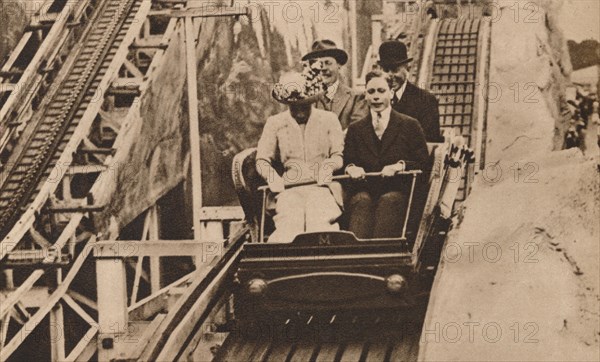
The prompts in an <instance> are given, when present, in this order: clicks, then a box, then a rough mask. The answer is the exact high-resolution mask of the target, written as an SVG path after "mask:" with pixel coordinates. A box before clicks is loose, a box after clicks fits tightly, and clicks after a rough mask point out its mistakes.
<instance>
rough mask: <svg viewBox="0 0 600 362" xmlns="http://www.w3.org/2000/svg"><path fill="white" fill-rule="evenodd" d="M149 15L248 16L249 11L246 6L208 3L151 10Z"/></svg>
mask: <svg viewBox="0 0 600 362" xmlns="http://www.w3.org/2000/svg"><path fill="white" fill-rule="evenodd" d="M148 15H149V16H168V17H172V18H187V17H191V18H212V17H222V16H248V17H250V15H251V12H250V9H249V8H246V7H225V6H215V5H212V4H208V5H206V6H202V7H197V8H188V9H176V10H152V11H150V13H149V14H148Z"/></svg>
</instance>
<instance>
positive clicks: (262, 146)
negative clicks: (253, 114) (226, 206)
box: [256, 108, 344, 205]
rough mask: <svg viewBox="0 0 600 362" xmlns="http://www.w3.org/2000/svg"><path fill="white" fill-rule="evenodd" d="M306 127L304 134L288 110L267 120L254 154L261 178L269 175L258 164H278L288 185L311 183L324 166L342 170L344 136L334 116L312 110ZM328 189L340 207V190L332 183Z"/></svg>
mask: <svg viewBox="0 0 600 362" xmlns="http://www.w3.org/2000/svg"><path fill="white" fill-rule="evenodd" d="M305 127H306V128H305V130H304V134H303V132H302V128H301V127H300V125H298V123H297V122H296V120H294V118H293V117H292V115H291V114H290V111H289V110H287V111H285V112H282V113H279V114H276V115H274V116H271V117H269V118H268V119H267V122H266V123H265V127H264V129H263V133H262V135H261V137H260V140H259V141H258V146H257V150H256V167H257V171H258V172H259V174H261V175H262V176H263V178H265V177H268V176H267V175H269V172H270V171H269V170H264V169H261V167H262V165H264V163H261V162H259V161H261V160H263V161H266V162H267V163H269V164H270V165H273V164H274V163H276V162H281V163H282V164H283V167H284V170H285V173H284V175H282V176H283V177H284V180H285V181H286V182H291V183H295V182H301V181H312V180H313V179H315V178H316V177H315V176H317V174H316V173H317V170H318V167H321V166H322V165H323V164H327V165H328V167H330V168H331V169H332V170H333V171H336V170H339V169H340V168H342V165H343V156H342V152H343V150H344V133H343V132H342V128H341V126H340V122H339V121H338V119H337V117H336V116H335V114H333V113H332V112H327V111H323V110H320V109H316V108H313V109H312V113H311V115H310V118H309V119H308V122H307V123H306V126H305ZM328 187H329V188H330V190H331V192H332V194H333V196H334V197H335V199H336V201H337V202H338V204H340V205H341V204H342V196H341V193H342V190H341V186H340V185H339V184H338V183H336V182H332V183H330V184H328Z"/></svg>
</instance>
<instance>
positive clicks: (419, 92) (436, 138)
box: [392, 82, 444, 142]
mask: <svg viewBox="0 0 600 362" xmlns="http://www.w3.org/2000/svg"><path fill="white" fill-rule="evenodd" d="M392 108H394V110H395V111H396V112H400V113H402V114H406V115H407V116H410V117H412V118H414V119H416V120H417V121H419V123H420V124H421V128H423V132H424V133H425V139H426V140H427V142H444V138H443V137H442V136H441V134H440V113H439V109H438V100H437V98H435V96H434V95H433V94H431V93H429V92H428V91H426V90H424V89H421V88H419V87H417V86H415V85H414V84H412V83H410V82H408V83H407V84H406V89H405V90H404V94H402V98H400V101H399V102H396V103H394V104H392Z"/></svg>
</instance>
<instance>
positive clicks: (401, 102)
mask: <svg viewBox="0 0 600 362" xmlns="http://www.w3.org/2000/svg"><path fill="white" fill-rule="evenodd" d="M411 61H412V58H409V57H408V52H407V49H406V45H404V43H402V42H401V41H398V40H388V41H385V42H383V43H382V44H381V46H380V47H379V63H378V64H379V66H380V67H381V69H382V70H383V71H384V72H386V73H388V74H389V75H391V76H392V80H393V83H394V85H393V87H394V89H393V90H394V96H393V98H392V108H394V110H395V111H396V112H399V113H402V114H406V115H407V116H410V117H412V118H415V119H416V120H417V121H419V123H420V124H421V127H422V128H423V132H425V138H426V140H427V142H443V141H444V138H443V137H442V136H441V134H440V114H439V109H438V101H437V99H436V98H435V96H434V95H433V94H431V93H429V92H428V91H426V90H424V89H421V88H419V87H417V86H416V85H414V84H412V83H410V82H409V81H408V65H409V63H410V62H411Z"/></svg>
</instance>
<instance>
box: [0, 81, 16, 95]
mask: <svg viewBox="0 0 600 362" xmlns="http://www.w3.org/2000/svg"><path fill="white" fill-rule="evenodd" d="M15 89H17V84H16V83H0V93H6V92H12V91H14V90H15Z"/></svg>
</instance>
